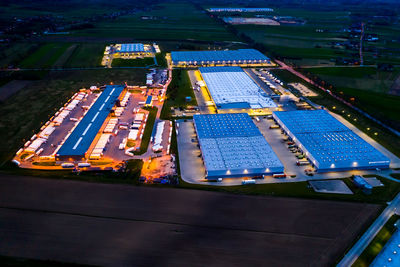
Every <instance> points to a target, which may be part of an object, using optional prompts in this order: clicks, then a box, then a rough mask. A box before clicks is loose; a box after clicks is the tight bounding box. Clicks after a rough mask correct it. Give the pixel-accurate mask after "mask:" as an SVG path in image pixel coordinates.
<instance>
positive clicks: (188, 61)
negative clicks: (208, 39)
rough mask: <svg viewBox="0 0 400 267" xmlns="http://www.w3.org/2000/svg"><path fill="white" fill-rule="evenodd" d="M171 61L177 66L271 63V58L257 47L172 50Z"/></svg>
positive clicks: (245, 65) (258, 64)
mask: <svg viewBox="0 0 400 267" xmlns="http://www.w3.org/2000/svg"><path fill="white" fill-rule="evenodd" d="M171 61H172V65H173V66H176V67H201V66H204V67H206V66H244V67H249V66H268V65H271V60H270V59H269V58H268V57H267V56H265V55H264V54H262V53H261V52H259V51H257V50H255V49H238V50H218V51H211V50H210V51H172V52H171Z"/></svg>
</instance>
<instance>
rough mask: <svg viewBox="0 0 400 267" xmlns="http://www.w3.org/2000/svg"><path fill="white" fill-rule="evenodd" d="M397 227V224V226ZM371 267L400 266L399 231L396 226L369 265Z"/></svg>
mask: <svg viewBox="0 0 400 267" xmlns="http://www.w3.org/2000/svg"><path fill="white" fill-rule="evenodd" d="M397 227H398V226H397ZM370 266H371V267H382V266H386V267H396V266H400V231H399V229H398V228H397V229H396V232H395V233H394V234H393V235H392V237H391V238H390V239H389V241H388V242H387V243H386V244H385V246H384V247H383V249H382V250H381V251H380V252H379V254H378V256H376V258H375V259H374V261H373V262H372V263H371V265H370Z"/></svg>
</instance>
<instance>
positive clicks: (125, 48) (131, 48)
mask: <svg viewBox="0 0 400 267" xmlns="http://www.w3.org/2000/svg"><path fill="white" fill-rule="evenodd" d="M118 52H121V53H132V52H144V45H143V44H121V49H119V50H118Z"/></svg>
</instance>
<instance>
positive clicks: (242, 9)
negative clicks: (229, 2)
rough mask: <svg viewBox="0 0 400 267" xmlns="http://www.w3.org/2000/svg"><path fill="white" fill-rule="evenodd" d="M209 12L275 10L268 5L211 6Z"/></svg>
mask: <svg viewBox="0 0 400 267" xmlns="http://www.w3.org/2000/svg"><path fill="white" fill-rule="evenodd" d="M207 11H209V12H273V11H274V10H273V9H272V8H268V7H211V8H208V9H207Z"/></svg>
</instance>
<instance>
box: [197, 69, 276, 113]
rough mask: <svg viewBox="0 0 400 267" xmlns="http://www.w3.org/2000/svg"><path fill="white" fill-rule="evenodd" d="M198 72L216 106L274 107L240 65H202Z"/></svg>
mask: <svg viewBox="0 0 400 267" xmlns="http://www.w3.org/2000/svg"><path fill="white" fill-rule="evenodd" d="M200 72H201V75H202V76H203V79H204V81H205V83H206V85H207V88H208V91H209V92H210V94H211V96H212V99H213V101H214V103H215V105H216V106H217V108H220V109H229V108H254V109H257V108H271V107H276V104H275V103H274V101H273V100H272V99H271V98H269V97H268V96H267V94H266V93H265V92H264V91H263V90H262V89H261V88H260V87H259V86H258V85H257V84H256V83H255V82H254V81H253V80H252V79H251V78H250V77H249V76H248V75H247V73H246V72H244V71H243V70H242V68H240V67H202V68H200Z"/></svg>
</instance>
